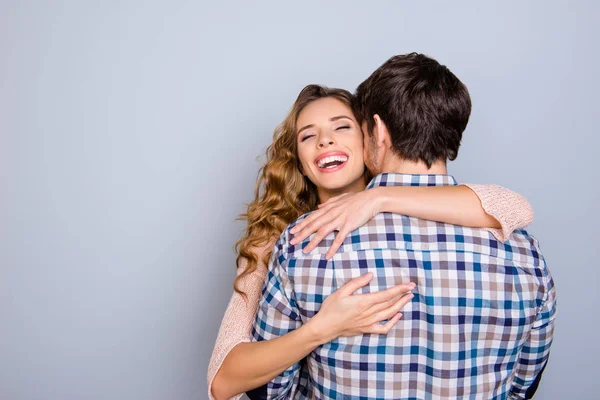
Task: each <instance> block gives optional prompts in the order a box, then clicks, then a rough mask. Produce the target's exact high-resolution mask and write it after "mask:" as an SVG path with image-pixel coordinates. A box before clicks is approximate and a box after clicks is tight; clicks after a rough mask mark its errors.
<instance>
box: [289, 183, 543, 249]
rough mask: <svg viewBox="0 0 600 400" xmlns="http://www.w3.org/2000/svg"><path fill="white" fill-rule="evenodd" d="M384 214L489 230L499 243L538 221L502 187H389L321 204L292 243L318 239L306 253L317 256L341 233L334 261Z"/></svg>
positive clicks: (524, 202) (515, 195)
mask: <svg viewBox="0 0 600 400" xmlns="http://www.w3.org/2000/svg"><path fill="white" fill-rule="evenodd" d="M380 212H393V213H397V214H404V215H409V216H412V217H417V218H421V219H428V220H432V221H439V222H445V223H449V224H454V225H463V226H470V227H474V228H500V229H490V232H492V233H493V234H494V235H495V236H496V238H497V239H498V240H501V241H505V240H506V239H507V238H508V236H509V235H510V232H512V231H513V230H514V229H516V228H522V227H524V226H526V225H527V224H529V223H530V222H531V221H532V219H533V210H532V208H531V205H530V204H529V202H528V201H527V200H526V199H525V198H524V197H523V196H521V195H519V194H518V193H515V192H512V191H510V190H508V189H505V188H503V187H501V186H498V185H469V186H435V187H414V186H388V187H377V188H373V189H369V190H365V191H364V192H359V193H352V194H345V195H342V196H338V197H336V198H333V199H330V200H329V201H327V202H325V203H323V204H321V205H320V206H319V209H318V210H317V211H315V212H313V213H312V214H311V215H309V216H308V217H307V218H305V219H304V220H303V221H302V222H300V223H299V224H298V225H296V226H295V227H294V229H292V231H291V233H292V234H294V235H295V236H294V239H293V240H292V241H291V243H292V244H296V243H299V242H301V241H302V240H304V239H305V238H307V237H308V236H310V235H312V234H313V233H316V234H315V237H314V238H313V239H312V240H311V241H310V243H309V244H308V245H307V246H306V247H305V248H304V252H305V253H309V252H310V251H312V250H313V249H314V248H315V247H316V246H317V245H318V244H319V243H320V242H321V240H323V238H324V237H325V236H327V235H328V234H329V233H331V232H333V231H336V230H337V231H338V234H337V236H336V238H335V240H334V242H333V245H332V246H331V248H330V250H329V251H328V252H327V254H326V257H327V258H330V257H332V256H333V254H335V252H336V251H337V249H338V248H339V246H341V244H342V243H343V241H344V239H345V238H346V236H348V234H349V233H350V232H352V231H353V230H354V229H356V228H358V227H359V226H362V225H363V224H365V223H366V222H367V221H368V220H370V219H371V218H373V217H374V216H375V215H377V214H378V213H380Z"/></svg>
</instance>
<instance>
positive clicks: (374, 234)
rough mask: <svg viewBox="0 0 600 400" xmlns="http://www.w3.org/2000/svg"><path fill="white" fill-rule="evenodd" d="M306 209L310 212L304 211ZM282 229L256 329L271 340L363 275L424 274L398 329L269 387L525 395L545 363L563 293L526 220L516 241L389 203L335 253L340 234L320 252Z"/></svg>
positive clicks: (319, 357) (313, 394)
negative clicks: (403, 211) (395, 210)
mask: <svg viewBox="0 0 600 400" xmlns="http://www.w3.org/2000/svg"><path fill="white" fill-rule="evenodd" d="M442 185H456V181H455V180H454V178H453V177H451V176H448V175H403V174H382V175H378V176H376V177H375V178H374V179H373V181H371V183H370V184H369V186H368V187H367V189H369V188H372V187H376V186H442ZM301 219H302V218H300V219H299V220H301ZM294 225H295V223H293V224H291V225H290V226H289V227H288V228H287V229H286V230H285V231H284V232H283V233H282V235H281V237H280V238H279V240H278V241H277V243H276V245H275V248H274V250H273V255H272V257H271V262H270V265H269V272H268V275H267V279H266V282H265V285H264V287H263V294H262V299H261V301H260V304H259V308H258V312H257V315H256V319H255V323H254V327H253V329H252V336H253V338H254V340H257V341H260V340H268V339H272V338H275V337H278V336H282V335H284V334H286V333H287V332H290V331H292V330H294V329H296V328H298V327H300V326H301V325H302V324H303V323H306V322H307V321H308V320H309V319H310V318H311V317H313V316H314V315H315V314H316V313H317V312H318V311H319V308H320V307H321V304H322V302H323V300H324V299H325V298H326V297H327V296H329V295H330V294H332V293H333V292H334V291H335V290H337V289H338V288H340V287H341V286H342V285H343V284H344V283H346V282H348V281H349V280H350V279H352V278H356V277H358V276H360V275H363V274H365V273H367V272H369V271H370V272H373V273H374V278H373V280H372V282H371V284H370V285H369V286H367V287H365V288H363V289H361V290H360V291H359V293H367V292H374V291H378V290H382V289H386V288H389V287H391V286H393V285H396V284H400V283H407V282H415V283H416V284H417V287H416V288H415V289H414V290H413V293H414V295H415V297H414V299H412V301H411V302H410V303H409V304H408V305H407V306H406V307H404V309H403V310H402V312H403V314H404V317H403V318H402V319H401V320H400V321H399V322H398V323H397V325H396V326H395V327H394V328H392V330H391V331H390V332H389V333H388V334H387V335H376V334H371V335H360V336H353V337H341V338H338V339H335V340H333V341H331V342H329V343H327V344H324V345H322V346H319V347H318V348H317V349H315V350H314V351H313V352H312V353H311V354H310V355H309V356H308V357H307V358H306V360H305V364H304V363H302V365H303V366H302V367H301V363H298V364H295V365H292V366H291V367H290V368H289V369H287V370H286V371H284V372H283V373H282V374H281V375H279V376H278V377H276V378H275V379H274V380H273V381H272V382H270V383H269V384H268V385H266V386H265V387H264V388H261V389H259V390H258V391H255V392H254V393H259V392H261V391H262V393H263V396H265V398H268V399H280V398H291V397H292V396H293V397H294V398H300V399H304V398H318V399H342V398H343V399H432V398H435V399H441V398H444V399H459V398H460V399H462V398H469V399H486V400H487V399H507V398H508V399H517V398H525V396H526V392H527V391H528V389H529V390H530V392H531V388H532V386H533V387H535V386H536V385H537V382H536V379H537V378H538V375H540V372H541V370H542V369H543V368H544V366H545V364H546V361H547V358H548V353H549V350H550V345H551V343H552V337H553V331H554V318H555V312H556V294H555V289H554V283H553V280H552V277H551V275H550V272H549V271H548V268H547V267H546V263H545V261H544V258H543V257H542V254H541V252H540V250H539V246H538V242H537V240H536V239H534V238H533V237H532V236H530V235H529V234H527V232H526V231H524V230H520V231H515V232H513V234H512V235H511V236H510V238H509V240H508V241H506V242H505V243H501V242H498V241H497V240H496V239H495V238H494V237H493V236H492V235H491V234H490V233H488V232H487V231H486V230H483V229H475V228H466V227H462V226H456V225H449V224H443V223H438V222H432V221H426V220H422V219H418V218H412V217H407V216H404V215H399V214H392V213H381V214H378V215H377V216H376V217H375V218H373V219H372V220H371V221H369V222H368V223H367V224H366V225H364V226H362V227H361V228H359V229H356V230H355V231H353V232H352V233H351V234H350V235H349V236H348V237H347V238H346V240H345V241H344V244H343V245H342V247H341V248H340V249H339V250H338V252H337V254H336V255H335V256H334V257H333V258H332V259H331V260H329V261H327V260H326V259H325V253H326V252H327V250H328V249H329V247H330V246H331V244H332V241H333V239H334V237H335V236H334V234H331V235H329V236H328V237H327V238H326V239H325V240H324V241H323V242H322V243H321V244H320V245H319V246H318V247H317V248H316V249H315V250H314V251H312V252H311V254H307V255H305V254H303V253H302V248H303V247H304V246H306V245H307V244H308V242H309V240H310V238H308V239H306V240H305V241H304V242H303V243H301V244H298V245H296V246H292V245H290V243H289V240H290V239H291V234H290V233H289V229H290V228H291V227H293V226H294Z"/></svg>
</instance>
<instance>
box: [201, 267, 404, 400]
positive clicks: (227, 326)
mask: <svg viewBox="0 0 600 400" xmlns="http://www.w3.org/2000/svg"><path fill="white" fill-rule="evenodd" d="M259 268H260V269H261V270H260V271H259V272H258V273H255V274H252V275H250V278H251V279H247V280H244V282H243V283H242V288H243V290H244V291H245V292H246V293H247V295H248V298H247V300H248V301H245V300H244V299H243V298H242V297H241V296H240V295H239V294H237V293H234V296H233V298H232V301H231V302H230V305H229V307H228V309H227V312H226V314H225V318H224V319H223V323H222V325H221V329H220V330H219V336H218V338H217V343H216V345H215V350H214V351H213V356H212V359H211V364H210V367H209V374H208V382H209V395H211V397H212V396H214V397H213V398H215V399H219V400H220V399H229V398H230V397H232V396H235V395H237V394H240V393H243V392H245V391H248V390H250V389H253V388H255V387H258V386H261V385H264V384H266V383H268V382H269V381H271V380H272V379H273V378H275V377H276V376H277V375H279V374H280V373H281V372H283V371H284V370H286V369H287V368H288V367H289V366H290V365H293V364H295V363H297V362H299V361H300V360H302V359H303V358H304V357H305V356H306V355H308V354H309V353H310V352H311V351H312V350H314V349H315V348H316V347H317V346H319V345H321V344H323V343H327V342H329V341H330V340H333V339H334V338H336V337H338V336H348V335H356V334H361V333H379V334H385V333H387V332H388V331H389V330H390V329H391V328H392V327H393V326H394V325H395V324H396V322H398V320H399V319H400V317H401V316H402V314H400V313H399V312H398V311H399V310H400V309H401V308H402V307H404V305H405V304H406V303H408V302H409V301H410V300H411V299H412V295H411V294H408V292H409V291H410V290H412V288H414V285H412V284H408V283H407V284H404V285H398V286H394V287H392V288H390V289H387V290H384V291H380V292H376V293H369V294H360V295H353V293H354V292H355V291H356V290H358V289H359V288H360V287H363V286H365V285H367V284H368V283H369V282H370V280H371V279H372V274H366V275H364V276H362V277H359V278H356V279H353V280H351V281H349V282H348V283H346V284H345V285H344V286H342V287H341V288H340V289H339V290H337V291H336V292H334V293H333V294H332V295H330V296H329V297H327V299H325V301H324V302H323V305H322V306H321V309H320V310H319V312H318V313H317V314H316V315H315V316H314V317H313V318H312V319H310V320H309V321H308V322H307V323H306V324H305V325H303V326H302V327H300V328H299V329H297V330H295V331H293V332H290V333H288V334H286V335H284V336H282V337H280V338H277V339H273V340H268V341H263V342H252V343H248V342H249V341H250V328H251V326H252V322H253V320H254V314H255V313H256V308H257V306H258V301H259V299H260V294H261V293H260V291H261V287H262V279H256V278H257V277H260V275H259V274H262V276H263V277H264V273H265V272H266V269H265V268H264V266H259ZM386 319H388V320H389V321H388V322H387V323H386V324H385V325H380V324H379V321H383V320H386Z"/></svg>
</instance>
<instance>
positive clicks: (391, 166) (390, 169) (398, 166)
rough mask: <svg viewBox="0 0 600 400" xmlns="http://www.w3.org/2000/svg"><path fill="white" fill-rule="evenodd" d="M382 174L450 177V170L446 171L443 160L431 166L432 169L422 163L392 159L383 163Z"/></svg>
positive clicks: (397, 158)
mask: <svg viewBox="0 0 600 400" xmlns="http://www.w3.org/2000/svg"><path fill="white" fill-rule="evenodd" d="M381 173H396V174H411V175H422V174H433V175H448V170H447V169H446V163H445V162H444V161H442V160H440V161H436V162H435V163H433V164H432V165H431V168H428V167H427V165H426V164H425V163H424V162H422V161H418V162H414V161H407V160H403V159H401V158H399V157H390V158H389V159H388V160H386V161H385V162H384V163H383V166H382V168H381Z"/></svg>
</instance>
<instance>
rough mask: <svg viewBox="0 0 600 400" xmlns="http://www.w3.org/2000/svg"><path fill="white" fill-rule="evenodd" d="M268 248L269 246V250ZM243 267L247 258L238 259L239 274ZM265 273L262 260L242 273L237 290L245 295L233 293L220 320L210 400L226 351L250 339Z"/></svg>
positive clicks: (211, 367) (211, 365) (210, 373)
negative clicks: (248, 271)
mask: <svg viewBox="0 0 600 400" xmlns="http://www.w3.org/2000/svg"><path fill="white" fill-rule="evenodd" d="M266 247H267V246H265V248H263V249H261V250H260V251H257V253H258V254H264V251H267V250H266ZM270 250H271V247H269V248H268V251H270ZM245 267H246V260H244V259H242V260H241V261H240V266H239V268H238V275H239V273H240V272H241V271H243V270H244V268H245ZM266 274H267V268H266V266H265V265H264V263H262V262H260V261H259V263H258V266H257V268H256V270H255V271H254V272H252V273H251V274H250V275H247V276H245V277H244V278H243V279H242V281H241V282H240V289H242V291H243V292H244V293H246V295H247V298H244V297H243V296H242V295H241V294H239V293H237V292H235V291H234V292H233V295H232V296H231V300H230V301H229V305H228V306H227V310H226V311H225V316H224V317H223V321H222V322H221V327H220V328H219V334H218V335H217V341H216V343H215V347H214V349H213V353H212V356H211V358H210V363H209V365H208V376H207V380H208V397H209V399H210V400H214V397H213V396H212V393H211V392H212V383H213V380H214V378H215V375H216V374H217V372H218V371H219V369H220V368H221V366H222V365H223V361H224V360H225V358H226V357H227V355H228V354H229V352H230V351H231V350H232V349H233V348H234V347H235V346H237V345H238V344H240V343H246V342H250V330H251V328H252V323H253V322H254V315H255V314H256V309H257V308H258V302H259V300H260V296H261V289H262V285H263V282H264V280H265V276H266ZM239 398H241V395H237V396H234V397H232V399H235V400H237V399H239Z"/></svg>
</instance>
